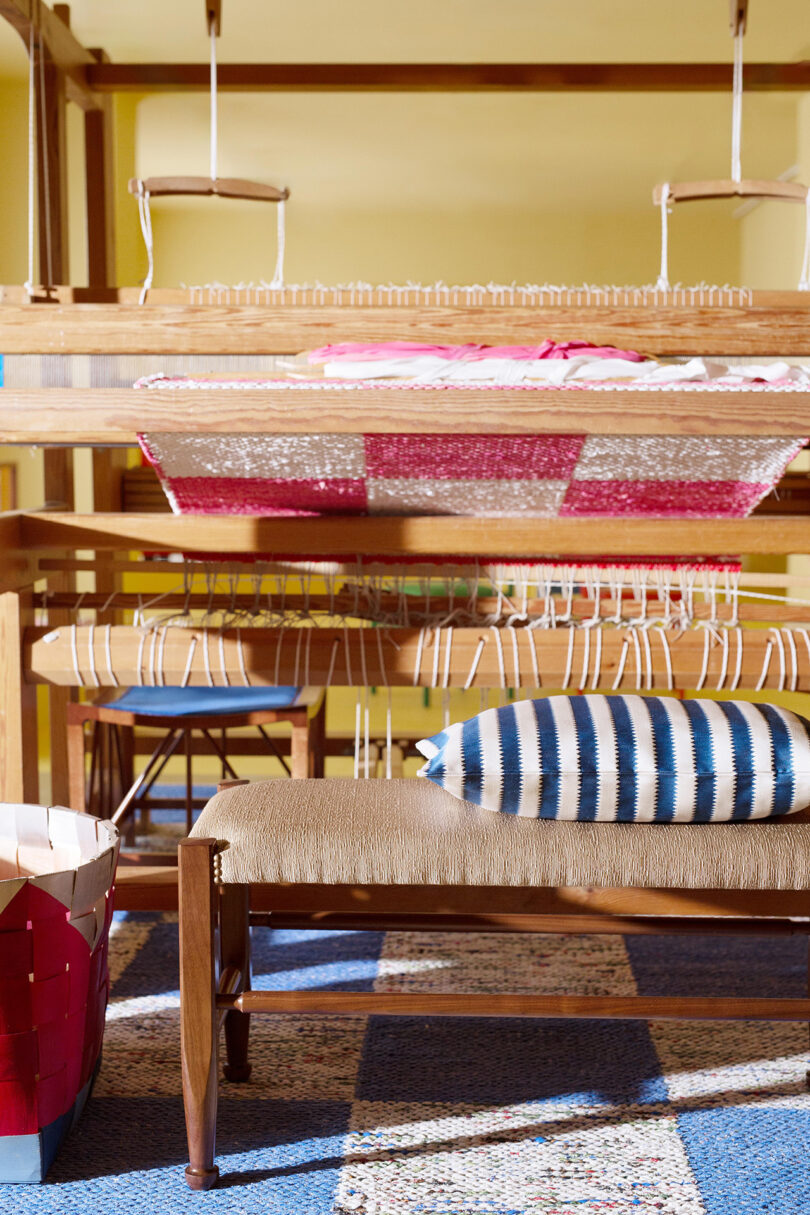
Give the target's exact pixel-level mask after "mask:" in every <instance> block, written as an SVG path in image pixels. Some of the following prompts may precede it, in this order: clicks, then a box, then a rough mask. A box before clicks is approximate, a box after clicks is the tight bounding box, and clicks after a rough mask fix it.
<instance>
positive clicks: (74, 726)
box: [66, 709, 86, 810]
mask: <svg viewBox="0 0 810 1215" xmlns="http://www.w3.org/2000/svg"><path fill="white" fill-rule="evenodd" d="M66 733H67V765H68V792H69V796H68V805H69V806H70V808H71V810H84V809H85V780H86V774H85V769H84V722H83V721H82V720H81V718H79V717H72V716H71V713H70V709H68V719H67V731H66Z"/></svg>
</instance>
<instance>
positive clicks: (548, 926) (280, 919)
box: [250, 911, 810, 936]
mask: <svg viewBox="0 0 810 1215" xmlns="http://www.w3.org/2000/svg"><path fill="white" fill-rule="evenodd" d="M250 923H251V925H252V926H254V927H265V928H294V929H302V928H303V929H312V928H320V929H324V928H326V929H343V930H349V931H352V932H363V931H368V930H369V929H373V930H374V931H377V932H462V931H464V932H487V933H501V932H523V933H535V932H536V933H560V934H567V933H588V934H590V933H598V934H617V933H618V934H621V935H630V936H633V935H636V936H682V935H692V934H694V933H701V934H704V933H705V934H709V935H713V936H744V935H747V934H749V933H754V934H756V935H762V936H807V935H808V933H810V923H808V922H806V921H805V922H801V921H797V920H776V919H773V920H772V919H763V918H760V919H749V920H733V919H721V918H719V917H718V918H716V919H712V918H710V917H704V918H700V917H697V916H625V917H623V916H610V915H579V916H573V915H569V916H564V915H557V916H555V915H545V916H530V915H524V916H521V915H501V916H498V915H486V914H483V915H477V916H476V915H469V916H462V915H441V914H438V915H420V914H419V913H418V912H414V913H412V914H410V915H407V914H406V915H400V916H397V915H388V916H383V915H374V914H369V915H364V914H363V913H362V912H355V913H354V914H352V913H351V912H342V913H341V912H328V911H325V912H311V913H310V914H307V913H305V912H284V911H273V912H269V913H264V912H255V913H252V914H251V917H250Z"/></svg>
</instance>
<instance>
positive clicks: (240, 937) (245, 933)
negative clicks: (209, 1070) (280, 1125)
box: [219, 886, 250, 1083]
mask: <svg viewBox="0 0 810 1215" xmlns="http://www.w3.org/2000/svg"><path fill="white" fill-rule="evenodd" d="M249 912H250V889H249V887H247V886H223V887H222V888H221V890H220V894H219V949H220V974H221V973H222V971H224V970H225V969H226V968H227V967H229V966H235V967H236V969H237V970H238V971H239V972H240V973H241V975H242V981H241V983H240V984H239V991H250V922H249V919H248V916H249ZM249 1035H250V1013H243V1012H239V1011H238V1010H236V1009H232V1010H231V1011H230V1012H227V1013H226V1014H225V1055H226V1058H227V1063H226V1064H225V1067H224V1068H223V1071H224V1074H225V1079H226V1080H232V1081H234V1082H236V1083H241V1082H242V1081H244V1080H249V1079H250V1064H249V1063H248V1038H249Z"/></svg>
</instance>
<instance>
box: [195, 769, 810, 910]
mask: <svg viewBox="0 0 810 1215" xmlns="http://www.w3.org/2000/svg"><path fill="white" fill-rule="evenodd" d="M191 836H192V838H204V837H206V836H212V837H213V838H214V839H216V840H218V841H220V845H219V851H218V855H217V873H218V876H219V878H220V880H221V881H223V882H227V883H247V884H254V883H317V884H321V885H335V884H362V885H406V886H448V885H451V886H463V885H471V886H496V887H497V886H634V887H656V886H666V887H673V888H690V887H691V888H696V887H697V888H701V887H702V888H705V887H709V886H711V887H717V888H720V889H729V890H756V889H761V888H762V887H763V886H765V887H767V888H768V889H772V890H806V889H810V812H808V811H803V812H801V813H799V814H796V815H787V816H785V817H782V818H780V819H778V820H767V821H765V822H761V823H756V822H742V823H716V824H711V823H700V824H696V823H684V824H674V823H671V824H664V823H652V824H651V823H575V822H573V823H572V822H565V823H564V822H553V821H548V820H547V821H537V820H534V819H521V818H517V817H515V816H514V815H509V814H496V813H493V812H492V811H491V810H483V809H481V808H480V807H478V806H474V805H473V804H472V803H471V802H462V801H459V800H457V799H456V798H454V797H451V796H450V794H449V793H446V792H445V791H444V790H443V789H438V788H436V787H434V786H433V785H431V784H430V783H429V782H428V781H415V780H394V781H385V782H383V781H363V782H360V783H357V782H350V781H346V780H302V781H297V782H296V783H295V785H292V784H291V785H289V786H287V785H282V784H280V783H279V782H278V781H272V780H271V781H260V782H256V783H253V784H246V785H238V786H235V787H232V788H228V789H224V790H223V791H222V792H220V793H217V794H216V796H215V797H214V798H212V800H211V801H210V802H209V803H208V805H207V806H206V808H205V809H204V810H203V812H202V815H201V816H200V818H199V819H198V820H197V822H196V824H195V826H194V828H193V830H192V832H191Z"/></svg>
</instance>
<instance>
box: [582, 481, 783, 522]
mask: <svg viewBox="0 0 810 1215" xmlns="http://www.w3.org/2000/svg"><path fill="white" fill-rule="evenodd" d="M769 488H770V486H767V485H760V484H756V483H755V484H748V483H746V482H744V481H572V482H571V484H570V485H569V487H568V491H567V493H566V495H565V501H564V502H563V504H562V508H561V510H560V515H561V516H562V517H563V518H565V517H567V516H571V515H599V516H602V517H605V518H621V517H622V516H627V515H632V516H644V515H647V516H652V517H655V518H659V519H661V518H679V519H725V518H734V519H739V518H743V517H744V516H745V515H747V514H749V512H750V511H751V510H753V508H754V507H755V506H756V504H757V502H759V500H760V499H761V498H762V496H763V494H765V493H767V491H768V489H769Z"/></svg>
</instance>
